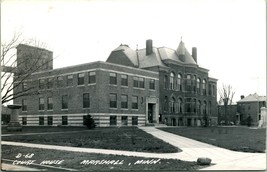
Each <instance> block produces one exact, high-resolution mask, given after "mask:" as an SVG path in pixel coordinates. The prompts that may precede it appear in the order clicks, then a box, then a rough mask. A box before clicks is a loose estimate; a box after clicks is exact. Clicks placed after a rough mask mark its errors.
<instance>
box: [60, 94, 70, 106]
mask: <svg viewBox="0 0 267 172" xmlns="http://www.w3.org/2000/svg"><path fill="white" fill-rule="evenodd" d="M61 103H62V109H68V96H67V95H63V96H62V102H61Z"/></svg>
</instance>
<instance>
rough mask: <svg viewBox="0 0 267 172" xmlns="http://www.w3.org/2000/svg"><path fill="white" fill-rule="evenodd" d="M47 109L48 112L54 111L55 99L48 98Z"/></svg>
mask: <svg viewBox="0 0 267 172" xmlns="http://www.w3.org/2000/svg"><path fill="white" fill-rule="evenodd" d="M47 109H48V110H52V109H53V98H52V97H48V98H47Z"/></svg>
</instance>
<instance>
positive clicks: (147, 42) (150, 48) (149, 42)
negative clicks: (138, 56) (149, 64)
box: [146, 39, 153, 56]
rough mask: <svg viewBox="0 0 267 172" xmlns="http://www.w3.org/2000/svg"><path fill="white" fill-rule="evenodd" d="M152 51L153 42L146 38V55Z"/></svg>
mask: <svg viewBox="0 0 267 172" xmlns="http://www.w3.org/2000/svg"><path fill="white" fill-rule="evenodd" d="M152 53H153V43H152V40H151V39H148V40H146V55H147V56H148V55H150V54H152Z"/></svg>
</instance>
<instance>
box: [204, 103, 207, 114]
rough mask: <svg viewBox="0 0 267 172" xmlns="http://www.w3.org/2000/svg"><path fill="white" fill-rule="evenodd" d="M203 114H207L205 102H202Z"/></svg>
mask: <svg viewBox="0 0 267 172" xmlns="http://www.w3.org/2000/svg"><path fill="white" fill-rule="evenodd" d="M203 114H207V102H206V101H204V102H203Z"/></svg>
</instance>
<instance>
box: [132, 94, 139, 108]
mask: <svg viewBox="0 0 267 172" xmlns="http://www.w3.org/2000/svg"><path fill="white" fill-rule="evenodd" d="M132 109H138V97H137V96H132Z"/></svg>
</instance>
